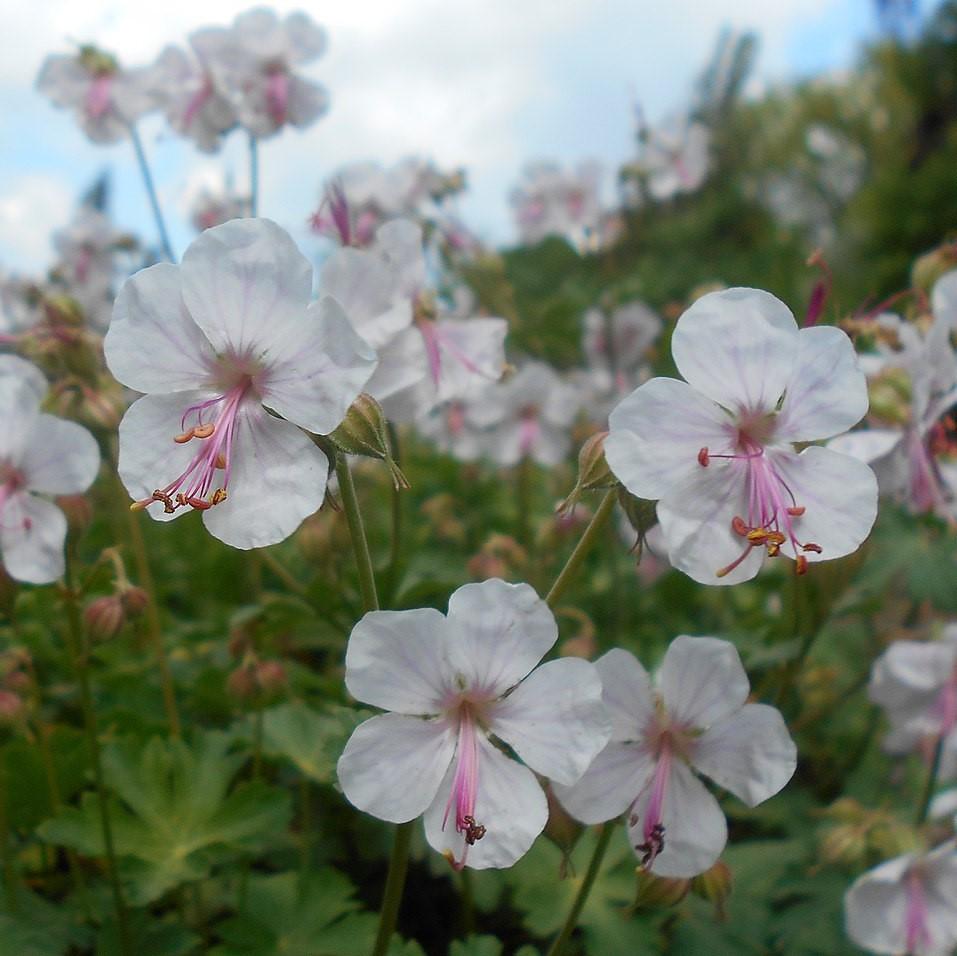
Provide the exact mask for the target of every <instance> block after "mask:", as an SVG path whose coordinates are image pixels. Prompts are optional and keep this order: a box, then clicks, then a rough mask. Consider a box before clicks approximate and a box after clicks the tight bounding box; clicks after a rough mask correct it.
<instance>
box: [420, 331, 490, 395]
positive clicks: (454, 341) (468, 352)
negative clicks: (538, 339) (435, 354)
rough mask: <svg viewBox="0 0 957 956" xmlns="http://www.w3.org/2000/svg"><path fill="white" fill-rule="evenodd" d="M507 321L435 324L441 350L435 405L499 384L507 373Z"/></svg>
mask: <svg viewBox="0 0 957 956" xmlns="http://www.w3.org/2000/svg"><path fill="white" fill-rule="evenodd" d="M507 332H508V323H507V322H506V321H505V320H504V319H468V320H460V319H441V320H440V321H438V322H436V323H435V331H434V335H435V339H436V342H437V344H438V350H439V368H438V381H437V382H436V383H435V385H436V394H435V401H436V402H445V401H449V400H450V399H453V398H467V397H468V396H470V395H473V394H475V393H476V392H477V391H481V390H482V389H483V388H485V386H487V385H488V384H489V382H496V381H498V380H499V379H500V378H501V377H502V372H503V371H504V370H505V335H506V333H507Z"/></svg>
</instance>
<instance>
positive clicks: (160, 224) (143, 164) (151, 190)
mask: <svg viewBox="0 0 957 956" xmlns="http://www.w3.org/2000/svg"><path fill="white" fill-rule="evenodd" d="M130 139H131V140H132V141H133V149H135V150H136V161H137V162H138V163H139V165H140V173H141V175H142V176H143V185H144V186H145V187H146V194H147V195H148V196H149V200H150V206H151V207H152V209H153V218H154V219H155V220H156V229H157V231H158V232H159V237H160V245H162V247H163V254H164V255H165V256H166V258H167V259H169V261H170V262H175V261H176V256H174V255H173V247H172V245H171V244H170V241H169V233H168V232H167V231H166V223H165V222H164V221H163V213H162V211H161V210H160V204H159V199H158V198H157V196H156V185H155V184H154V182H153V174H152V173H151V172H150V165H149V163H148V162H147V161H146V153H145V151H144V150H143V141H142V140H141V139H140V134H139V132H137V129H136V126H135V125H133V124H130Z"/></svg>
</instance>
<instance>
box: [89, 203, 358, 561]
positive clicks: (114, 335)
mask: <svg viewBox="0 0 957 956" xmlns="http://www.w3.org/2000/svg"><path fill="white" fill-rule="evenodd" d="M311 292H312V267H311V266H310V265H309V262H308V261H307V260H306V259H305V257H304V256H303V255H302V254H301V253H300V252H299V250H298V249H297V248H296V246H295V243H294V242H293V241H292V239H291V238H290V237H289V235H288V234H287V233H286V232H284V231H283V230H282V229H280V228H279V226H277V225H276V224H275V223H274V222H271V221H270V220H268V219H234V220H232V221H231V222H227V223H224V224H223V225H221V226H216V227H215V228H213V229H208V230H207V231H206V232H204V233H203V234H202V235H201V236H200V237H199V238H198V239H196V240H195V242H193V244H192V245H191V246H190V247H189V248H188V249H187V250H186V254H185V255H184V256H183V263H182V265H181V266H174V265H170V264H168V263H161V264H159V265H155V266H151V267H150V268H149V269H144V270H143V271H142V272H139V273H137V274H136V275H135V276H133V277H132V278H131V279H130V280H128V281H127V282H126V284H125V285H124V286H123V288H122V289H121V290H120V294H119V296H118V297H117V301H116V307H115V309H114V313H113V322H112V324H111V326H110V330H109V332H108V333H107V336H106V340H105V342H104V348H105V352H106V359H107V363H108V364H109V366H110V370H111V371H112V372H113V375H114V376H115V377H116V378H117V379H118V380H119V381H120V382H122V383H123V384H124V385H128V386H129V387H130V388H133V389H136V390H137V391H141V392H146V393H148V394H146V395H145V396H144V397H142V398H140V399H138V400H137V401H136V402H134V403H133V405H132V406H131V407H130V409H129V410H128V411H127V413H126V415H125V416H124V418H123V421H122V422H121V423H120V459H119V472H120V477H121V478H122V479H123V482H124V484H125V485H126V487H127V490H128V491H129V492H130V494H131V495H132V496H133V497H134V498H135V499H136V502H135V504H134V507H139V508H150V513H151V514H152V515H153V517H155V518H160V519H162V518H166V517H175V516H176V515H177V514H181V513H182V511H183V510H189V509H190V508H192V509H196V510H199V511H202V512H203V520H204V522H205V524H206V527H207V528H208V529H209V531H210V532H211V533H212V534H213V535H215V536H216V537H217V538H219V539H220V540H221V541H225V542H226V543H227V544H230V545H233V546H234V547H237V548H259V547H264V546H266V545H269V544H275V543H276V542H278V541H282V540H283V538H285V537H287V536H288V535H290V534H291V533H292V532H293V531H294V530H295V529H296V528H297V527H298V525H299V523H300V522H301V521H302V519H303V518H305V517H306V516H307V515H310V514H312V512H314V511H315V510H316V509H317V508H318V507H319V505H320V504H321V503H322V499H323V495H324V494H325V487H326V475H327V472H328V462H327V460H326V457H325V455H324V454H323V453H322V452H321V451H320V450H319V449H318V448H317V447H316V446H315V444H314V443H313V442H312V440H311V439H310V438H309V436H308V435H306V434H305V432H303V431H302V430H301V429H306V430H308V431H310V432H314V433H317V434H322V435H324V434H328V433H329V432H331V431H332V430H333V429H334V428H336V426H337V425H338V424H339V423H340V422H341V421H342V419H343V417H344V415H345V413H346V411H347V410H348V408H349V406H350V404H351V403H352V402H353V400H354V399H355V398H356V396H357V395H358V394H359V392H360V391H361V389H362V386H363V385H364V384H365V382H366V380H367V379H368V378H369V375H370V374H371V373H372V371H373V370H374V368H375V357H374V355H373V353H372V352H371V350H369V349H368V348H367V347H366V345H365V343H364V342H363V341H362V340H361V339H360V338H359V337H358V336H357V335H356V334H355V332H354V331H353V329H352V326H351V325H350V323H349V320H348V318H347V317H346V315H345V313H344V312H343V310H342V307H341V306H340V305H339V303H338V302H337V301H336V300H335V299H333V298H332V297H331V296H323V297H322V298H320V299H319V301H318V302H313V303H310V301H309V298H310V295H311ZM267 408H268V409H269V411H270V412H273V413H275V414H269V412H267V410H266V409H267ZM277 416H281V417H277ZM283 419H285V420H283ZM296 426H300V427H296ZM151 506H152V507H151Z"/></svg>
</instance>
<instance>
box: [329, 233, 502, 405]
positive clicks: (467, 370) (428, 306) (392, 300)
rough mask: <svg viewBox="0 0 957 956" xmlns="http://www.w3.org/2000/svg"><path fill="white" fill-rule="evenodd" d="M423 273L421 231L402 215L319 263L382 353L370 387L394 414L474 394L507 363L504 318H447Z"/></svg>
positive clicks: (360, 330)
mask: <svg viewBox="0 0 957 956" xmlns="http://www.w3.org/2000/svg"><path fill="white" fill-rule="evenodd" d="M425 275H426V268H425V260H424V258H423V255H422V230H421V229H420V228H419V227H418V226H417V225H415V224H414V223H411V222H409V221H408V220H403V219H397V220H394V221H392V222H388V223H386V224H385V225H384V226H382V227H380V228H379V230H378V231H377V232H376V240H375V243H374V245H373V246H372V247H371V248H370V249H368V250H360V249H352V248H343V249H340V250H338V251H337V252H336V253H334V254H333V255H332V256H330V257H329V258H328V259H327V260H326V262H325V263H324V264H323V267H322V277H321V283H322V288H323V289H325V290H326V291H328V292H329V293H331V294H332V295H334V296H335V297H336V298H337V299H339V300H340V301H341V302H342V303H343V305H344V306H345V308H346V311H347V312H348V314H349V317H350V319H351V320H352V322H353V324H354V325H355V328H356V331H357V332H358V333H359V334H360V335H361V336H362V337H363V338H364V339H365V340H366V341H367V342H368V343H369V345H371V346H372V347H373V348H374V349H375V350H376V352H377V353H378V356H379V367H378V369H377V370H376V373H375V375H373V377H372V378H371V379H370V381H369V384H368V385H367V387H366V391H367V392H368V393H369V394H370V395H372V396H373V397H374V398H376V399H377V400H378V401H379V402H381V403H382V406H383V408H384V410H385V412H386V414H387V415H388V416H389V417H390V418H391V419H393V420H394V421H406V422H412V421H415V419H416V418H418V417H419V416H421V415H424V414H425V413H427V412H428V411H430V410H431V409H432V408H434V407H435V406H436V405H438V404H441V403H443V402H448V401H452V400H454V399H462V398H470V397H472V396H474V395H475V394H476V393H477V392H479V391H481V390H482V389H484V388H486V387H487V386H488V385H489V384H490V383H492V382H495V381H497V380H498V379H499V378H500V377H501V374H502V371H503V369H504V367H505V351H504V342H505V333H506V332H507V329H508V326H507V323H506V322H505V320H504V319H486V318H472V319H452V318H446V317H445V315H444V313H442V312H440V311H439V309H438V307H437V305H436V303H435V301H434V299H433V298H432V296H431V295H430V294H429V293H428V291H427V290H426V289H425V288H424V286H425Z"/></svg>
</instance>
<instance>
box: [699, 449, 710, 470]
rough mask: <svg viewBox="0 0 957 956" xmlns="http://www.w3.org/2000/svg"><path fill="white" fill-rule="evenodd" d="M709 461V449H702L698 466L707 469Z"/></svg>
mask: <svg viewBox="0 0 957 956" xmlns="http://www.w3.org/2000/svg"><path fill="white" fill-rule="evenodd" d="M709 460H710V458H709V455H708V449H707V448H702V449H701V451H699V452H698V464H699V465H701V467H702V468H707V467H708V461H709Z"/></svg>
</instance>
